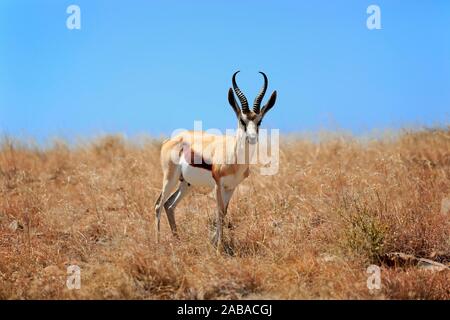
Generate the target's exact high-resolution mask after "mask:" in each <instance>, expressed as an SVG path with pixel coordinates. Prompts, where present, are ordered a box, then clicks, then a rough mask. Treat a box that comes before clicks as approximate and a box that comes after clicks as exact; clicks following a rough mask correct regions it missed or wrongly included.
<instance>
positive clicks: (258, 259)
mask: <svg viewBox="0 0 450 320" xmlns="http://www.w3.org/2000/svg"><path fill="white" fill-rule="evenodd" d="M159 147H160V141H158V140H153V139H150V138H148V139H146V140H145V141H144V142H142V141H141V143H133V142H130V141H127V140H125V139H122V138H120V137H118V136H107V137H103V138H100V139H94V140H93V141H91V142H87V143H80V144H77V145H75V146H68V145H67V144H65V143H63V142H55V143H52V144H51V146H49V147H47V148H38V147H35V146H33V145H30V144H25V143H23V142H18V141H13V140H12V139H7V138H4V139H3V141H2V144H1V147H0V298H1V299H94V298H97V299H174V298H176V299H219V298H224V299H229V298H234V299H236V298H238V299H241V298H242V299H259V298H262V299H265V298H274V299H450V271H449V270H443V271H432V270H427V269H423V268H421V267H419V266H418V265H415V264H403V263H394V264H392V263H389V261H388V260H386V256H387V254H389V253H391V252H402V253H405V254H410V255H413V256H415V257H418V258H428V259H431V260H434V261H437V262H440V263H442V264H445V265H449V263H450V128H448V129H435V130H418V131H414V132H406V131H405V132H403V133H401V134H399V135H396V136H395V137H390V138H389V137H386V138H379V139H372V140H371V139H366V140H362V139H357V138H354V137H351V136H344V135H339V134H335V135H330V136H328V137H325V138H322V139H321V140H320V141H315V142H313V141H312V140H310V139H307V138H301V137H298V138H285V139H284V140H283V143H282V144H281V152H280V170H279V173H278V174H277V175H274V176H260V175H258V174H256V173H253V174H252V175H251V177H250V178H249V179H248V180H246V181H245V182H244V183H243V184H242V186H241V187H240V188H239V190H238V191H237V192H236V193H235V195H234V197H233V199H232V201H231V204H230V208H229V212H228V216H227V223H228V225H229V227H228V228H227V229H226V230H225V234H226V243H227V245H228V247H229V248H231V249H232V253H230V254H225V253H224V254H221V255H217V254H216V251H215V249H214V248H213V247H212V246H211V244H210V242H209V237H210V235H211V231H212V229H213V222H212V221H213V216H214V212H215V202H214V199H213V198H212V196H211V194H210V193H208V192H207V191H205V190H197V191H195V192H193V193H192V194H191V195H189V196H188V197H187V198H186V199H185V200H183V201H182V202H181V204H180V205H179V207H178V208H177V223H178V227H179V232H180V238H181V240H179V241H177V240H175V239H173V238H172V236H171V234H170V230H169V226H168V223H167V221H166V219H165V216H164V219H163V222H162V238H161V243H159V244H157V243H156V242H155V234H154V228H153V226H154V212H153V204H154V201H155V200H156V198H157V196H158V193H159V190H160V186H161V169H160V165H159ZM256 171H257V170H256ZM73 264H75V265H78V266H79V267H80V268H81V289H80V290H68V289H67V287H66V278H67V274H66V268H67V266H69V265H73ZM370 264H376V265H379V266H380V267H381V280H382V281H381V284H382V287H381V289H380V290H378V291H375V292H370V291H369V290H368V288H367V286H366V281H367V277H368V274H367V273H366V268H367V267H368V266H369V265H370Z"/></svg>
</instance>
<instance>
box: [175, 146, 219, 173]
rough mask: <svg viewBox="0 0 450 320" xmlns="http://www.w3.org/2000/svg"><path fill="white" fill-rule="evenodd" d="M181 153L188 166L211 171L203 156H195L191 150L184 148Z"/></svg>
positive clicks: (210, 166)
mask: <svg viewBox="0 0 450 320" xmlns="http://www.w3.org/2000/svg"><path fill="white" fill-rule="evenodd" d="M182 152H183V154H184V158H185V159H186V161H187V162H188V163H189V165H191V166H193V167H195V168H201V169H205V170H209V171H212V164H209V163H207V162H206V161H205V159H203V156H200V155H197V154H196V153H195V152H194V150H192V149H191V148H189V147H187V146H184V147H183V150H182ZM196 160H197V161H196ZM199 160H201V161H199ZM196 162H197V163H196ZM198 162H199V163H198Z"/></svg>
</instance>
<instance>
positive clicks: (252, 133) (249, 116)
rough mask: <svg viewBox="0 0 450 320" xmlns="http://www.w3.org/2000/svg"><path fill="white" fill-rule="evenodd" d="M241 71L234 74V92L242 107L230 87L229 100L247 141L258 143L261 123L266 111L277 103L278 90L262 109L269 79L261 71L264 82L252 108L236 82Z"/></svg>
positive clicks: (239, 128)
mask: <svg viewBox="0 0 450 320" xmlns="http://www.w3.org/2000/svg"><path fill="white" fill-rule="evenodd" d="M238 73H239V71H236V72H235V73H234V74H233V78H232V82H233V89H234V93H236V95H237V97H238V98H239V101H240V102H241V106H242V108H239V105H238V103H237V102H236V99H235V98H234V93H233V90H232V89H231V88H230V90H228V102H229V103H230V105H231V107H232V108H233V110H234V112H235V114H236V117H237V119H238V130H241V131H242V133H244V134H245V137H246V141H247V142H248V143H249V144H256V143H257V142H258V132H259V126H260V125H261V122H262V120H263V118H264V116H265V115H266V113H267V112H268V111H269V110H270V109H271V108H272V107H273V105H274V104H275V101H276V99H277V91H274V92H273V93H272V95H271V96H270V98H269V100H268V101H267V103H266V104H265V105H264V106H263V107H262V109H261V102H262V100H263V98H264V94H265V93H266V90H267V85H268V80H267V76H266V75H265V74H264V72H259V73H261V74H262V75H263V77H264V84H263V86H262V88H261V91H260V92H259V94H258V95H257V96H256V98H255V101H254V102H253V109H252V110H250V108H249V106H248V101H247V98H246V97H245V95H244V94H243V93H242V91H241V90H240V89H239V87H238V85H237V84H236V75H237V74H238Z"/></svg>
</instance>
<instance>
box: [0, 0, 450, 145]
mask: <svg viewBox="0 0 450 320" xmlns="http://www.w3.org/2000/svg"><path fill="white" fill-rule="evenodd" d="M71 4H76V5H78V6H80V8H81V30H69V29H67V28H66V19H67V17H68V14H67V13H66V8H67V7H68V6H69V5H71ZM371 4H377V5H379V6H380V8H381V24H382V29H381V30H368V29H367V28H366V19H367V17H368V14H367V13H366V9H367V7H368V6H369V5H371ZM236 70H241V73H240V74H239V76H238V83H239V85H240V87H241V89H243V91H244V92H245V94H246V95H247V97H248V99H249V101H253V99H254V96H255V94H256V93H257V92H258V90H259V88H260V86H261V84H262V79H261V76H260V75H259V74H258V71H259V70H262V71H264V72H266V73H267V75H268V76H269V82H270V83H269V92H268V94H267V95H269V94H270V93H271V91H272V90H274V89H276V90H277V91H278V101H277V103H276V105H275V107H274V108H273V109H272V110H271V111H270V113H269V114H268V116H267V118H266V120H265V121H264V126H265V127H269V128H280V129H281V131H282V132H293V131H294V132H295V131H310V130H312V131H314V130H318V129H324V128H325V129H332V130H333V129H336V128H340V129H345V130H349V131H352V132H354V133H361V132H367V131H371V130H373V129H384V128H399V127H405V126H416V125H435V124H448V123H449V119H450V116H449V110H450V90H449V89H450V1H447V0H434V1H425V0H422V1H419V0H417V1H415V0H407V1H406V0H395V1H392V0H389V1H378V0H370V1H364V0H347V1H344V0H341V1H337V0H336V1H329V0H315V1H313V0H308V1H298V0H297V1H286V0H284V1H274V0H270V1H269V0H258V1H237V0H228V1H225V0H215V1H211V0H209V1H200V0H197V1H194V0H190V1H181V0H177V1H174V0H165V1H163V0H151V1H144V0H141V1H137V0H135V1H133V0H128V1H122V0H116V1H108V0H71V1H63V0H59V1H55V0H39V1H38V0H34V1H31V0H30V1H25V0H2V1H0V132H2V133H7V134H10V135H14V136H28V137H29V136H31V137H35V138H36V139H38V140H42V139H47V138H49V137H55V136H61V137H65V138H71V137H75V136H90V135H95V134H98V133H110V132H112V133H115V132H123V133H125V134H127V135H129V136H132V135H135V134H141V133H148V134H152V135H160V134H166V135H167V134H170V133H171V132H172V130H173V129H176V128H187V129H189V128H192V127H193V122H194V120H203V127H204V128H205V129H206V128H219V129H221V130H224V129H225V128H234V126H235V118H234V114H233V111H232V110H231V108H230V107H229V105H228V103H227V90H228V88H229V87H230V85H231V75H232V73H233V72H234V71H236ZM267 98H268V97H266V99H267Z"/></svg>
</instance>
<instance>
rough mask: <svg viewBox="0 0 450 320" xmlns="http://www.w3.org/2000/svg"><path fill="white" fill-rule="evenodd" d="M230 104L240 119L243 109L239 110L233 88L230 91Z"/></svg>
mask: <svg viewBox="0 0 450 320" xmlns="http://www.w3.org/2000/svg"><path fill="white" fill-rule="evenodd" d="M228 103H229V104H230V106H231V107H232V108H233V110H234V113H236V117H238V118H239V115H240V114H241V109H239V106H238V104H237V102H236V99H235V98H234V93H233V90H232V89H231V88H230V90H228Z"/></svg>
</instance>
